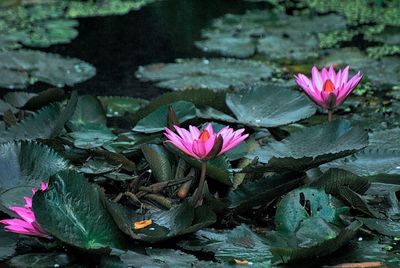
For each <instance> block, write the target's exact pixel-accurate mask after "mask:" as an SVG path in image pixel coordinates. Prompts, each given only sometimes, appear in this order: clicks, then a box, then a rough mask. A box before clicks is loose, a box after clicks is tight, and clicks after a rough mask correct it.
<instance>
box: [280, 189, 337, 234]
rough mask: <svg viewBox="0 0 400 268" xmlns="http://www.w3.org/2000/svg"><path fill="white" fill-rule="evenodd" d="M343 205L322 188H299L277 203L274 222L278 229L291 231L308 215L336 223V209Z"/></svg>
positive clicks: (286, 231) (285, 231) (284, 231)
mask: <svg viewBox="0 0 400 268" xmlns="http://www.w3.org/2000/svg"><path fill="white" fill-rule="evenodd" d="M342 208H343V205H342V204H341V202H340V201H339V200H337V199H336V198H334V197H332V196H331V195H328V194H326V193H325V192H324V191H323V190H319V189H313V188H299V189H296V190H293V191H291V192H290V193H288V194H287V195H285V196H284V197H283V198H282V200H281V201H280V202H279V203H278V206H277V208H276V214H275V224H276V228H277V230H278V231H280V232H283V233H293V232H295V231H296V229H297V228H298V226H299V224H300V223H301V222H302V221H303V220H305V219H307V218H309V217H321V218H323V219H324V220H326V221H327V222H330V223H338V222H340V220H339V219H338V211H341V210H342Z"/></svg>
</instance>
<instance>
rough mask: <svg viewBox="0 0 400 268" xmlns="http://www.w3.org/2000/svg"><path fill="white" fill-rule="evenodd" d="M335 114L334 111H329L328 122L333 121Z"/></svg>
mask: <svg viewBox="0 0 400 268" xmlns="http://www.w3.org/2000/svg"><path fill="white" fill-rule="evenodd" d="M332 116H333V112H332V110H328V122H331V121H332Z"/></svg>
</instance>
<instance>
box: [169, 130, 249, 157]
mask: <svg viewBox="0 0 400 268" xmlns="http://www.w3.org/2000/svg"><path fill="white" fill-rule="evenodd" d="M174 128H175V130H176V132H177V134H176V133H174V132H173V131H172V130H170V129H168V128H165V132H166V133H165V136H167V138H168V140H167V142H171V143H172V144H174V145H175V146H176V147H178V148H179V149H181V150H182V151H183V152H185V153H186V154H188V155H190V156H192V157H194V158H196V159H198V160H203V161H204V160H207V158H208V157H209V153H210V152H211V150H212V149H213V147H214V145H215V143H216V141H217V139H218V136H221V138H222V147H221V150H220V151H219V152H218V153H217V155H221V154H223V153H224V152H226V151H228V150H230V149H232V148H233V147H235V146H236V145H238V144H239V143H241V142H242V141H244V140H245V139H246V138H247V137H248V136H249V135H248V134H245V135H243V132H244V129H243V128H242V129H239V130H236V131H234V130H233V129H232V128H230V127H224V128H223V129H221V130H220V131H219V132H218V133H214V129H213V127H212V125H211V124H208V125H207V127H206V128H205V129H204V130H202V131H200V130H199V129H198V128H197V127H194V126H189V131H188V130H186V129H184V128H180V127H178V126H174Z"/></svg>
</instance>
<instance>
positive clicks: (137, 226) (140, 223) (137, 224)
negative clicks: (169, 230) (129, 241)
mask: <svg viewBox="0 0 400 268" xmlns="http://www.w3.org/2000/svg"><path fill="white" fill-rule="evenodd" d="M152 223H153V221H152V220H151V219H150V220H144V221H137V222H135V223H134V224H133V225H134V227H135V230H139V229H143V228H146V227H147V226H149V225H151V224H152Z"/></svg>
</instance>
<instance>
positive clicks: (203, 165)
mask: <svg viewBox="0 0 400 268" xmlns="http://www.w3.org/2000/svg"><path fill="white" fill-rule="evenodd" d="M206 171H207V162H206V161H202V162H201V175H200V181H199V186H198V187H197V190H196V193H195V194H194V196H193V198H192V204H193V205H194V206H196V205H197V204H198V203H199V202H200V201H201V200H202V199H203V191H204V184H205V182H206Z"/></svg>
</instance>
